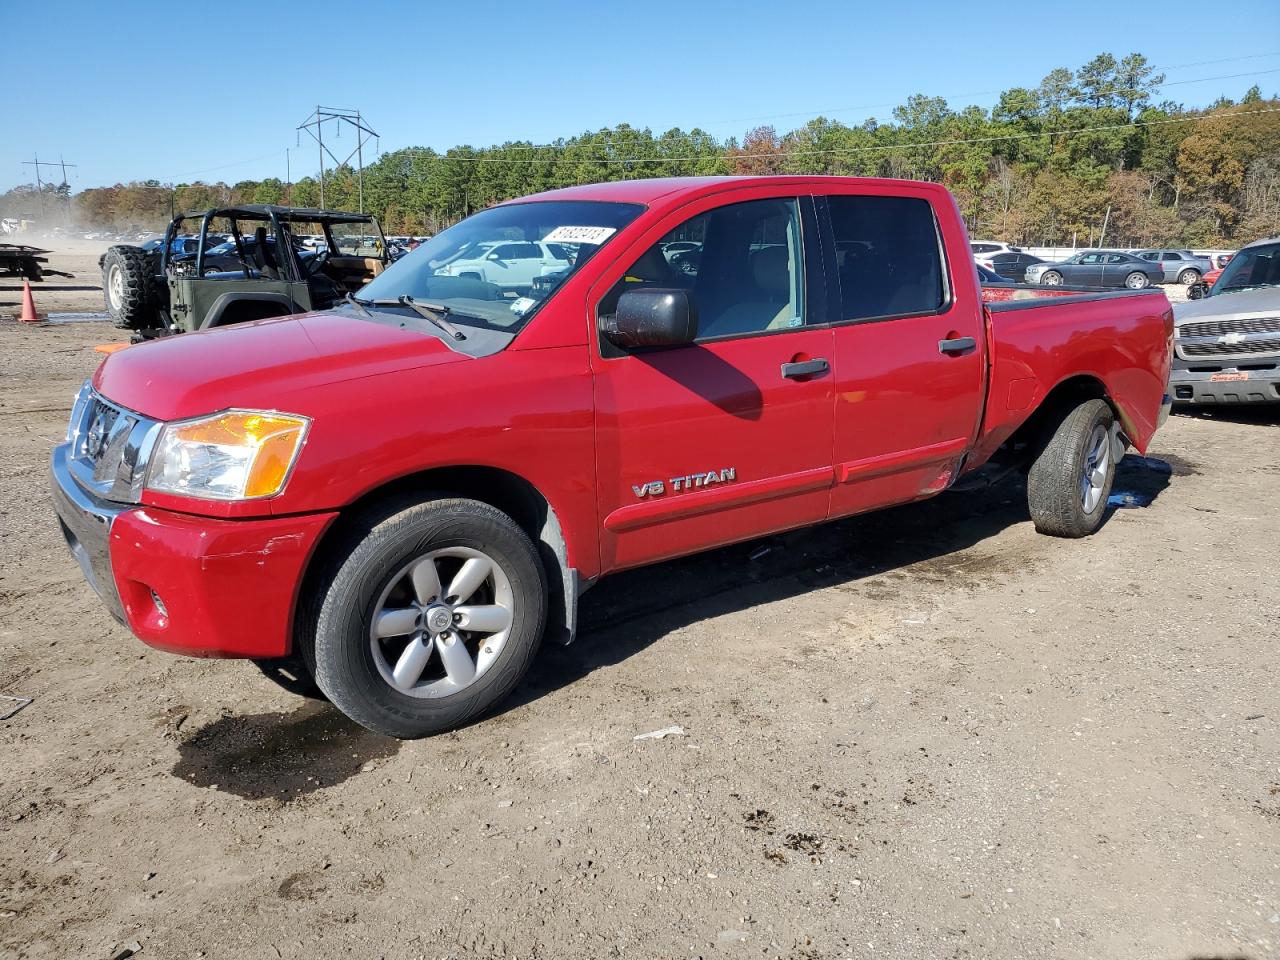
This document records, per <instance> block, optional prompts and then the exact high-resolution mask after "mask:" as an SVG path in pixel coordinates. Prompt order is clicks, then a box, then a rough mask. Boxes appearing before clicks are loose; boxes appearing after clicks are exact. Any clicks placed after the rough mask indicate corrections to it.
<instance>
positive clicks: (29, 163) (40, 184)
mask: <svg viewBox="0 0 1280 960" xmlns="http://www.w3.org/2000/svg"><path fill="white" fill-rule="evenodd" d="M32 157H33V158H34V159H31V160H24V161H22V165H23V166H24V167H35V171H36V195H37V196H38V197H39V199H40V216H41V217H44V181H43V180H42V179H41V177H40V168H41V167H61V168H62V182H61V183H60V184H59V188H61V187H66V188H67V222H68V223H70V222H71V185H70V184H69V183H67V167H74V166H76V164H74V163H67V162H66V161H65V160H64V159H62V155H61V154H59V155H58V162H57V163H53V162H52V161H49V160H41V159H40V154H38V153H33V154H32Z"/></svg>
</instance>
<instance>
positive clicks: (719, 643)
mask: <svg viewBox="0 0 1280 960" xmlns="http://www.w3.org/2000/svg"><path fill="white" fill-rule="evenodd" d="M94 259H96V257H95V258H94ZM55 266H57V264H55ZM39 296H40V294H39V293H37V297H39ZM4 299H5V298H4V297H3V296H2V295H0V301H3V300H4ZM68 309H83V308H81V307H68ZM3 310H4V308H3V305H2V303H0V312H3ZM119 339H122V334H120V332H119V331H115V330H113V329H112V328H111V327H110V326H109V325H107V324H102V323H87V324H74V325H62V326H46V327H38V328H24V327H19V326H17V325H15V324H12V323H0V423H2V424H3V425H4V426H5V427H6V428H7V429H5V430H3V431H0V537H2V538H3V544H4V550H3V551H0V694H6V695H22V696H29V697H33V698H34V702H33V703H32V704H31V705H30V706H29V707H27V708H26V709H25V710H23V711H22V712H20V713H18V714H17V715H16V716H14V717H13V718H11V719H10V720H8V721H3V722H0V757H3V760H4V764H3V773H2V774H0V956H6V957H10V956H12V957H32V958H35V957H40V958H67V957H87V958H99V957H101V958H110V957H113V956H116V955H117V953H118V952H119V951H121V950H122V949H124V948H125V947H126V946H127V945H129V944H130V943H133V942H135V941H136V942H137V943H139V944H141V945H142V947H143V952H142V956H143V957H144V958H147V957H156V958H195V957H209V958H217V957H232V956H234V957H244V958H302V957H307V958H317V957H318V958H338V957H361V958H364V957H370V958H374V957H386V958H415V957H424V958H437V957H440V958H444V957H459V958H481V957H483V958H489V957H493V958H497V957H519V958H528V957H542V958H556V960H560V958H600V957H616V956H630V957H637V958H652V957H677V956H678V957H699V956H701V957H707V958H710V957H781V958H837V957H846V956H854V957H875V958H895V960H896V958H902V960H920V958H933V957H956V958H962V957H968V958H982V960H991V958H1035V960H1044V958H1059V957H1061V958H1116V957H1132V958H1139V957H1141V958H1207V957H1233V958H1235V957H1249V958H1262V957H1273V956H1277V955H1280V735H1278V732H1280V726H1278V724H1280V693H1278V692H1277V687H1276V680H1275V678H1276V676H1277V669H1276V668H1277V660H1278V659H1280V658H1278V656H1277V640H1278V639H1280V627H1278V626H1277V624H1278V619H1277V615H1278V614H1280V581H1278V580H1277V577H1276V575H1275V570H1276V562H1277V553H1276V544H1277V542H1280V511H1277V508H1276V492H1277V489H1278V488H1280V430H1278V429H1277V425H1278V424H1280V411H1277V412H1267V413H1262V414H1259V413H1240V414H1233V415H1223V416H1218V417H1215V418H1212V419H1210V418H1207V417H1188V416H1178V417H1175V418H1174V419H1173V420H1172V421H1171V422H1170V423H1169V424H1168V425H1167V426H1166V428H1165V429H1164V430H1163V431H1162V433H1161V434H1160V435H1159V436H1158V438H1157V440H1156V442H1155V445H1154V449H1153V450H1152V451H1151V457H1150V458H1149V459H1143V458H1140V457H1136V456H1133V455H1131V456H1130V457H1128V458H1127V459H1126V460H1125V462H1124V464H1123V467H1122V473H1121V475H1120V478H1119V480H1118V482H1117V485H1116V491H1117V495H1118V496H1119V497H1121V498H1122V499H1125V500H1126V506H1125V507H1123V508H1120V509H1117V510H1116V511H1115V512H1114V514H1113V515H1112V517H1111V519H1110V521H1109V522H1108V523H1107V524H1106V526H1105V527H1104V528H1103V529H1102V530H1101V531H1100V532H1099V534H1098V535H1096V536H1094V537H1093V538H1091V539H1089V540H1085V541H1070V542H1069V541H1056V540H1050V539H1047V538H1044V537H1040V536H1038V535H1036V534H1035V532H1034V531H1033V530H1032V528H1031V524H1030V522H1029V521H1028V520H1027V518H1026V516H1025V509H1024V507H1023V500H1022V491H1021V490H1020V489H1019V488H1018V487H1017V486H1016V485H1011V486H1007V487H1004V488H999V489H996V490H991V491H986V492H983V493H978V494H972V493H971V494H964V495H961V494H950V495H946V496H944V497H942V498H939V499H937V500H934V501H930V502H928V503H925V504H921V505H916V506H912V507H907V508H901V509H898V510H894V511H889V512H885V513H881V514H877V515H871V516H868V517H863V518H856V519H854V520H850V521H844V522H840V523H837V524H832V525H828V526H826V527H822V528H818V529H815V530H810V531H805V532H801V533H797V534H793V535H790V536H787V537H779V538H771V539H768V540H764V541H760V542H757V543H753V544H748V545H743V546H738V547H734V548H730V549H726V550H720V551H716V552H713V553H709V554H705V555H702V556H699V557H694V558H690V559H687V560H683V561H679V562H675V563H668V564H665V565H662V566H659V567H655V568H652V569H648V570H642V571H638V572H634V573H630V574H625V575H621V576H618V577H616V578H614V579H611V580H607V581H605V582H604V583H602V584H601V585H600V586H599V587H597V588H596V589H595V590H594V591H593V592H591V593H590V594H588V596H587V598H586V609H585V610H584V615H583V619H584V628H583V631H582V634H581V638H580V639H579V641H578V643H577V644H576V645H575V646H573V647H570V648H567V649H564V648H548V649H544V651H543V652H542V654H541V655H540V658H539V661H538V663H537V664H536V665H535V669H534V671H533V673H532V674H531V675H530V677H529V678H528V679H527V681H526V682H525V683H524V684H523V685H522V686H521V688H520V689H519V690H518V692H517V695H516V697H515V699H514V700H513V701H512V702H511V703H509V704H507V705H506V706H505V708H504V709H503V710H502V711H501V712H500V713H499V714H497V715H496V716H492V717H489V718H487V719H485V720H482V721H481V722H479V723H477V724H475V725H474V726H471V727H469V728H467V729H464V730H462V731H460V732H458V733H455V734H451V735H447V736H442V737H438V738H435V739H432V740H428V741H420V742H416V743H406V744H402V743H398V742H395V741H390V740H385V739H382V738H380V737H377V736H375V735H372V734H369V733H367V732H364V731H362V730H360V729H359V728H356V727H354V726H352V725H351V724H350V723H348V722H347V721H345V720H344V719H343V718H342V717H341V716H339V715H337V714H336V713H335V712H334V711H332V710H331V709H330V708H328V707H327V706H326V705H324V704H320V703H313V702H308V701H303V700H299V699H295V698H293V697H291V696H289V695H288V694H286V693H284V692H283V691H281V690H279V689H278V688H276V687H274V686H273V685H272V684H271V683H270V682H269V681H267V680H266V679H265V678H263V677H261V676H260V675H259V674H257V673H256V672H255V671H254V670H253V669H252V667H250V666H248V665H246V664H243V663H238V662H227V661H196V660H188V659H181V658H176V657H172V656H168V655H165V654H162V653H158V652H154V651H151V650H149V649H148V648H146V647H144V646H143V645H141V644H140V643H138V642H137V641H135V640H133V639H132V638H131V637H130V636H129V635H128V633H127V632H126V631H125V630H123V629H122V628H120V627H118V626H116V625H115V624H114V623H113V621H112V620H111V619H110V617H109V616H108V615H107V614H106V612H105V610H104V609H103V608H102V607H101V605H100V604H99V602H98V601H97V600H96V598H95V597H94V596H93V595H92V593H91V591H90V590H89V588H88V587H87V586H85V585H84V583H83V582H82V580H81V577H80V573H79V571H78V569H77V568H76V566H75V564H74V563H73V562H72V560H71V558H70V557H69V555H68V554H67V552H66V550H65V548H64V546H63V544H62V543H61V541H60V536H59V534H58V531H57V528H56V525H55V523H54V521H53V518H52V513H51V510H50V508H49V506H48V498H47V494H46V479H45V470H46V462H47V458H48V454H49V450H50V447H51V446H52V445H53V444H54V443H55V442H57V441H58V438H59V436H60V435H61V433H62V432H63V430H64V427H65V422H66V416H67V411H68V409H69V406H70V402H71V398H72V395H73V393H74V392H75V389H76V388H77V386H78V385H79V383H80V381H81V380H82V379H83V378H84V377H85V376H86V375H88V374H89V373H90V372H91V371H92V369H93V368H94V366H95V365H96V363H97V361H98V360H99V359H100V355H98V354H95V353H94V352H93V350H92V346H93V345H94V344H97V343H103V342H107V341H112V340H119ZM1144 504H1145V505H1144ZM673 724H674V725H679V726H680V727H682V728H683V735H672V736H667V737H665V738H662V739H650V740H640V741H637V740H635V739H634V738H635V736H636V735H637V734H641V733H644V732H648V731H653V730H658V729H661V728H664V727H668V726H671V725H673Z"/></svg>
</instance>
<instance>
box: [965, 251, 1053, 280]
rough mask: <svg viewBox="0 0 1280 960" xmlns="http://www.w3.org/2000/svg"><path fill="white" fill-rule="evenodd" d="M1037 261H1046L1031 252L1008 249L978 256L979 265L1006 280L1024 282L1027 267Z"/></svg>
mask: <svg viewBox="0 0 1280 960" xmlns="http://www.w3.org/2000/svg"><path fill="white" fill-rule="evenodd" d="M1037 263H1044V261H1043V260H1041V259H1040V258H1039V257H1034V256H1032V255H1031V254H1029V253H1021V252H1013V251H1008V250H1006V251H1005V252H1003V253H990V254H983V255H982V256H980V257H978V264H979V266H983V267H986V268H987V269H989V270H992V271H994V272H995V273H998V274H1000V276H1002V277H1004V278H1005V279H1006V280H1014V281H1017V282H1018V283H1022V282H1023V281H1024V280H1025V279H1026V276H1027V267H1030V266H1034V265H1035V264H1037Z"/></svg>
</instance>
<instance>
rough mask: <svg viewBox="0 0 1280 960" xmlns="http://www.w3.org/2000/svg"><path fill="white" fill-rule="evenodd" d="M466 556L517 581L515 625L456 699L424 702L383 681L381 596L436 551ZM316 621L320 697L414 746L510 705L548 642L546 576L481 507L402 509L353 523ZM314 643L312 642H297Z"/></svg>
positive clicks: (527, 544) (521, 538)
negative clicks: (375, 636)
mask: <svg viewBox="0 0 1280 960" xmlns="http://www.w3.org/2000/svg"><path fill="white" fill-rule="evenodd" d="M448 547H465V548H470V549H474V550H479V551H481V552H482V553H484V554H486V555H487V556H489V557H490V558H492V559H493V561H494V562H496V563H497V564H498V565H499V566H500V567H501V569H502V572H503V573H504V574H505V575H506V577H507V579H508V581H509V582H510V585H511V589H512V597H513V613H512V623H511V627H510V629H509V632H508V634H507V639H506V641H505V642H504V644H503V646H502V648H501V651H500V652H499V654H498V655H497V659H496V660H494V661H493V663H492V664H491V665H490V666H489V667H488V668H487V669H486V670H485V671H484V672H483V673H482V674H480V675H479V676H478V677H477V678H476V679H475V680H474V681H473V682H471V683H470V684H469V685H468V686H465V687H464V688H463V689H461V690H459V691H458V692H456V693H453V694H450V695H447V696H442V697H437V698H434V699H424V698H419V697H414V696H410V695H409V694H407V693H404V692H401V691H400V690H397V689H395V688H393V687H392V686H391V685H390V684H389V683H388V682H387V681H385V680H384V679H383V678H382V675H381V674H380V673H379V672H378V668H377V666H376V664H375V661H374V654H373V652H372V649H371V640H370V637H371V623H372V617H373V614H374V611H375V609H376V608H377V605H378V601H379V597H380V596H381V595H382V594H383V593H384V591H385V589H386V587H387V585H388V584H389V583H390V582H391V581H392V580H393V579H394V577H395V576H396V572H397V571H399V570H401V569H402V568H403V567H404V565H405V564H406V563H408V562H410V561H411V560H412V559H413V558H414V557H418V556H422V555H424V554H426V553H428V552H430V551H432V550H438V549H441V548H448ZM330 569H331V570H332V571H333V572H332V574H331V575H330V576H329V577H327V578H326V579H327V580H328V582H327V583H322V584H320V585H319V586H320V587H321V589H322V591H323V597H324V599H323V601H322V603H321V606H320V612H319V617H318V622H317V623H316V629H315V635H314V638H310V644H311V647H310V649H309V650H304V651H302V652H303V656H304V659H306V660H308V661H309V662H311V663H314V664H315V674H314V675H315V678H316V682H317V684H318V685H319V687H320V689H321V690H322V691H323V692H324V694H325V695H326V696H327V697H328V698H329V700H330V701H331V702H332V703H333V704H334V706H336V707H337V708H338V709H339V710H341V711H342V712H343V713H345V714H346V715H347V716H348V717H350V718H351V719H352V720H354V721H355V722H356V723H359V724H360V725H361V726H364V727H367V728H368V729H370V730H373V731H376V732H378V733H383V734H386V735H387V736H392V737H398V738H401V739H406V740H412V739H417V738H419V737H425V736H430V735H431V734H436V733H442V732H444V731H447V730H452V729H455V728H457V727H459V726H462V725H464V724H466V723H467V722H469V721H471V720H473V719H475V718H476V717H477V716H479V715H480V714H481V713H482V712H484V711H485V710H487V709H489V708H490V707H492V706H493V705H495V704H496V703H498V702H499V701H500V700H502V699H503V698H505V697H506V696H507V695H508V694H509V693H510V692H511V691H512V689H513V688H514V687H515V685H516V684H517V683H518V682H519V681H520V678H521V677H523V676H524V674H525V672H526V671H527V670H528V669H529V665H530V664H531V663H532V662H533V657H534V654H535V653H536V652H537V650H538V646H539V644H540V643H541V641H542V635H543V631H544V629H545V626H546V615H547V583H546V574H545V572H544V570H543V567H542V564H541V562H540V561H539V559H538V554H537V551H536V550H535V548H534V545H533V543H532V542H531V541H530V539H529V537H528V536H527V535H526V534H525V532H524V531H523V530H521V529H520V527H519V526H517V525H516V523H515V521H513V520H512V519H511V518H510V517H509V516H507V515H506V514H505V513H503V512H502V511H501V510H498V509H496V508H495V507H492V506H490V505H489V504H486V503H481V502H479V501H476V500H465V499H460V498H443V497H442V498H433V499H427V500H425V501H419V502H414V501H413V500H400V501H398V502H393V503H389V504H386V505H384V506H383V507H382V508H381V509H377V510H374V511H371V512H370V513H368V514H366V515H365V516H363V517H361V518H357V520H356V521H355V523H353V524H352V527H351V529H350V532H349V533H348V534H347V536H346V537H345V538H344V542H343V543H341V544H339V545H338V546H337V547H336V548H335V552H334V554H333V555H332V560H331V567H330ZM299 639H300V642H301V643H302V644H304V645H305V644H307V643H308V639H309V638H307V637H301V638H299Z"/></svg>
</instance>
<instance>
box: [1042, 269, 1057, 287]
mask: <svg viewBox="0 0 1280 960" xmlns="http://www.w3.org/2000/svg"><path fill="white" fill-rule="evenodd" d="M1040 282H1041V283H1043V284H1044V285H1045V286H1047V287H1060V286H1062V274H1060V273H1059V272H1058V271H1057V270H1046V271H1045V272H1044V274H1043V275H1042V276H1041V277H1040Z"/></svg>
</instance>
